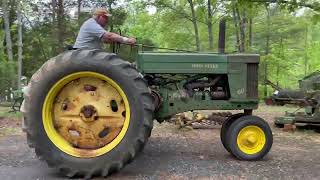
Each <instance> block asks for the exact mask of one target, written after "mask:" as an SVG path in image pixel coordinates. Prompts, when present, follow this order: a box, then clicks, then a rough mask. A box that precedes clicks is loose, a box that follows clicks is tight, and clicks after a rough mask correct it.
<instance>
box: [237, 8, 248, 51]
mask: <svg viewBox="0 0 320 180" xmlns="http://www.w3.org/2000/svg"><path fill="white" fill-rule="evenodd" d="M237 14H238V15H239V16H238V18H239V19H238V20H239V22H240V52H241V53H243V52H245V51H246V26H247V18H246V14H245V12H244V13H243V17H242V18H241V17H240V13H239V9H237Z"/></svg>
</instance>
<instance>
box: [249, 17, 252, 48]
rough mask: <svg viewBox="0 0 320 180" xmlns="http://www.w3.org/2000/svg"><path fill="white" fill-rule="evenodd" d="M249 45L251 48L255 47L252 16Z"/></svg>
mask: <svg viewBox="0 0 320 180" xmlns="http://www.w3.org/2000/svg"><path fill="white" fill-rule="evenodd" d="M249 46H250V50H252V48H253V19H252V17H250V20H249Z"/></svg>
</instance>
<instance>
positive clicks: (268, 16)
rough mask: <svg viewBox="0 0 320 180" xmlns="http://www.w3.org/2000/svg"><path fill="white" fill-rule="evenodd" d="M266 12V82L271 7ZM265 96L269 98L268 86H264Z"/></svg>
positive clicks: (266, 77)
mask: <svg viewBox="0 0 320 180" xmlns="http://www.w3.org/2000/svg"><path fill="white" fill-rule="evenodd" d="M265 8H266V11H267V40H266V58H265V66H264V79H265V82H266V80H267V79H268V59H267V58H268V55H269V53H270V50H269V44H270V10H269V5H266V6H265ZM264 96H265V97H267V96H268V88H267V84H265V86H264Z"/></svg>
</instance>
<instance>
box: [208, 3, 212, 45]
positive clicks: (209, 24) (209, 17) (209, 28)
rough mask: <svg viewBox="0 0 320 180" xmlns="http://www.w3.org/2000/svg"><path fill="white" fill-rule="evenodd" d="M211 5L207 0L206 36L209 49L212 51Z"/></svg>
mask: <svg viewBox="0 0 320 180" xmlns="http://www.w3.org/2000/svg"><path fill="white" fill-rule="evenodd" d="M211 9H212V5H211V0H208V35H209V37H208V38H209V49H210V50H213V32H212V11H211Z"/></svg>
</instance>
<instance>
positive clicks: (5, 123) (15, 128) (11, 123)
mask: <svg viewBox="0 0 320 180" xmlns="http://www.w3.org/2000/svg"><path fill="white" fill-rule="evenodd" d="M21 133H22V130H21V119H20V118H12V117H0V137H1V136H7V135H18V134H21Z"/></svg>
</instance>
